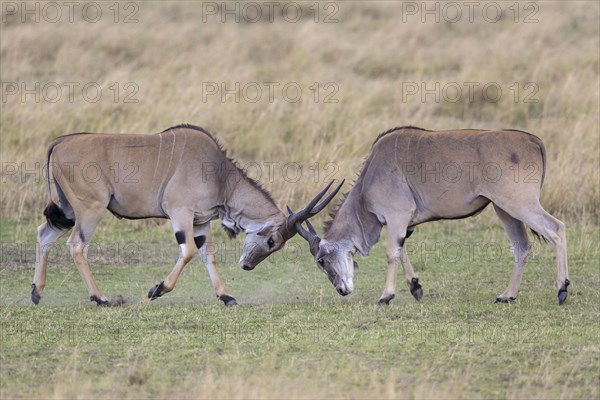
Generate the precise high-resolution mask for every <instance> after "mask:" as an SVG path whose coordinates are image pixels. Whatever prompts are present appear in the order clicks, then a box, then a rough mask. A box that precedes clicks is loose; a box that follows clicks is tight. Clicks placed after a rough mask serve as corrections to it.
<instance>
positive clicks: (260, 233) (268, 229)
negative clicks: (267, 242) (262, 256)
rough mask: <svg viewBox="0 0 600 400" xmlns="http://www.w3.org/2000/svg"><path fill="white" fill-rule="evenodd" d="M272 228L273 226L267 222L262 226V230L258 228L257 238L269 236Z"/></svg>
mask: <svg viewBox="0 0 600 400" xmlns="http://www.w3.org/2000/svg"><path fill="white" fill-rule="evenodd" d="M274 227H275V224H273V223H270V222H267V223H266V224H264V225H263V227H262V228H260V230H259V231H258V232H257V233H256V235H257V236H268V235H270V234H271V232H272V231H273V228H274Z"/></svg>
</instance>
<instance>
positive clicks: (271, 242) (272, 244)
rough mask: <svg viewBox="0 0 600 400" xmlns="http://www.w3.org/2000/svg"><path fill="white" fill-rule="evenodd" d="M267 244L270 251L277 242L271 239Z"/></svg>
mask: <svg viewBox="0 0 600 400" xmlns="http://www.w3.org/2000/svg"><path fill="white" fill-rule="evenodd" d="M267 244H268V245H269V248H270V249H271V248H273V246H274V245H275V241H274V240H273V238H272V237H270V238H269V240H267Z"/></svg>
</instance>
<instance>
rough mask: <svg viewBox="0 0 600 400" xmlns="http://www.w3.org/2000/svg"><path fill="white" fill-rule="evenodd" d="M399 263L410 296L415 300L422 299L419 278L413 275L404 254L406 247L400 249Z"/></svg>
mask: <svg viewBox="0 0 600 400" xmlns="http://www.w3.org/2000/svg"><path fill="white" fill-rule="evenodd" d="M400 263H402V269H403V270H404V279H406V283H407V284H408V288H409V289H410V294H412V295H413V297H414V298H415V299H416V300H421V298H422V297H423V287H422V286H421V284H420V283H419V278H417V276H416V275H415V271H414V270H413V267H412V264H411V263H410V260H409V259H408V254H407V253H406V247H405V246H404V245H402V246H401V247H400Z"/></svg>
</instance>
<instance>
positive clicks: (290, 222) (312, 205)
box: [281, 179, 346, 240]
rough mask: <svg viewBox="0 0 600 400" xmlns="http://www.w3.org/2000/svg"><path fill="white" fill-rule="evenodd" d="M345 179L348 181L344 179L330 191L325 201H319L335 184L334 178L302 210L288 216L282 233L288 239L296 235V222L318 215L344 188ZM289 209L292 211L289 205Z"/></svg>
mask: <svg viewBox="0 0 600 400" xmlns="http://www.w3.org/2000/svg"><path fill="white" fill-rule="evenodd" d="M345 181H346V180H345V179H344V180H342V182H341V183H340V184H339V185H338V186H337V187H336V188H335V189H334V190H333V191H332V192H331V193H329V194H328V195H327V197H325V199H323V201H321V202H320V203H319V200H321V198H322V197H323V196H324V195H325V193H327V191H328V190H329V188H330V187H331V185H333V182H334V181H333V180H332V181H331V182H329V184H328V185H327V186H325V189H323V190H321V191H320V192H319V193H318V194H317V195H316V196H315V197H314V198H313V199H312V200H311V201H310V202H309V203H308V204H307V205H306V207H304V208H303V209H302V210H300V211H298V212H297V213H294V212H292V213H291V214H290V215H289V216H288V217H287V220H286V222H285V224H283V225H282V227H281V235H282V236H283V237H284V238H285V239H286V240H287V239H289V238H291V237H292V236H294V235H295V234H296V232H297V228H296V223H298V222H299V223H302V222H304V221H306V220H307V219H308V218H310V217H313V216H315V215H317V214H318V213H319V212H320V211H321V210H323V209H324V208H325V206H327V204H329V202H330V201H331V200H332V199H333V197H334V196H335V195H336V194H337V192H339V191H340V189H341V188H342V185H343V184H344V182H345ZM317 203H318V204H317ZM288 211H291V210H290V209H289V207H288Z"/></svg>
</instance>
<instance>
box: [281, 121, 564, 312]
mask: <svg viewBox="0 0 600 400" xmlns="http://www.w3.org/2000/svg"><path fill="white" fill-rule="evenodd" d="M545 172H546V150H545V148H544V144H543V143H542V141H541V140H540V139H539V138H538V137H537V136H534V135H532V134H530V133H527V132H523V131H518V130H502V131H487V130H474V129H467V130H453V131H440V132H434V131H429V130H425V129H421V128H416V127H411V126H407V127H400V128H394V129H391V130H389V131H387V132H384V133H382V134H381V135H379V136H378V137H377V139H376V140H375V142H374V143H373V145H372V147H371V152H370V154H369V156H368V158H367V159H366V161H365V163H364V166H363V169H362V171H361V172H360V175H359V177H358V178H357V180H356V183H355V185H354V187H353V188H352V190H351V191H350V192H349V193H348V194H347V196H346V197H345V199H344V200H343V201H342V203H341V205H340V206H339V207H338V210H337V212H335V213H334V214H333V215H332V219H331V220H330V221H329V222H328V223H326V224H325V236H324V237H323V239H321V238H319V236H318V235H317V232H316V231H315V229H314V228H313V227H312V225H311V224H310V222H309V221H307V225H308V228H309V229H308V230H306V229H304V228H303V227H302V225H301V223H298V224H297V225H296V229H297V231H298V232H299V233H300V235H301V236H302V237H303V238H304V239H306V240H307V241H308V243H309V246H310V251H311V253H312V255H313V257H314V258H315V261H316V263H317V265H318V267H319V268H320V269H321V270H323V271H324V272H325V273H326V274H327V276H328V278H329V280H330V281H331V282H332V283H333V285H334V286H335V288H336V289H337V291H338V292H339V293H340V294H341V295H343V296H345V295H347V294H349V293H351V292H352V291H353V290H354V282H353V276H354V269H355V267H356V264H355V263H354V262H353V256H354V254H355V253H356V252H358V253H360V254H361V255H362V256H366V255H368V253H369V250H370V249H371V247H372V246H373V245H374V244H375V243H376V242H377V241H378V240H379V235H380V232H381V229H382V227H383V225H387V280H386V284H385V288H384V290H383V294H382V295H381V297H380V299H379V304H388V303H389V302H390V300H392V299H393V298H394V295H395V290H396V274H397V269H398V261H400V263H401V264H402V268H403V269H404V278H405V279H406V282H407V284H408V287H409V289H410V292H411V293H412V295H413V296H414V297H415V298H416V299H417V300H420V299H421V297H422V295H423V290H422V287H421V284H420V283H419V279H418V278H417V276H416V275H415V272H414V271H413V267H412V265H411V263H410V261H409V260H408V256H407V252H406V248H405V241H406V239H408V237H409V236H410V235H411V234H412V232H413V230H414V229H415V227H416V226H417V225H419V224H422V223H425V222H429V221H436V220H441V219H459V218H466V217H470V216H473V215H476V214H478V213H480V212H481V211H482V210H483V209H484V208H485V207H486V206H487V205H488V204H490V203H492V204H493V205H494V210H495V211H496V214H497V215H498V217H499V218H500V220H501V221H502V223H503V225H504V229H505V230H506V234H507V235H508V238H509V239H510V241H511V243H512V248H513V254H514V263H515V264H514V270H513V273H512V277H511V279H510V282H509V284H508V288H507V289H506V290H505V291H504V292H503V293H502V294H501V295H500V296H498V297H497V298H496V301H497V302H509V301H512V300H514V299H515V298H516V297H517V294H518V291H519V286H520V283H521V277H522V275H523V269H524V265H525V260H526V258H527V254H528V251H529V249H530V245H529V241H528V239H527V232H526V229H525V226H526V225H528V226H529V228H530V229H531V230H532V231H533V233H534V234H536V236H537V235H539V236H541V237H542V238H543V239H544V240H546V241H549V242H550V243H552V244H553V245H554V247H555V251H556V261H557V267H556V271H557V274H556V287H557V289H558V302H559V304H563V303H564V301H565V300H566V298H567V287H568V286H569V279H568V267H567V240H566V236H565V225H564V224H563V223H562V222H561V221H559V220H558V219H556V218H554V217H553V216H552V215H550V214H549V213H548V212H546V211H545V210H544V208H543V207H542V206H541V204H540V201H539V199H540V191H541V188H542V183H543V181H544V175H545ZM288 211H290V213H291V209H289V208H288ZM292 215H293V214H292Z"/></svg>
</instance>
